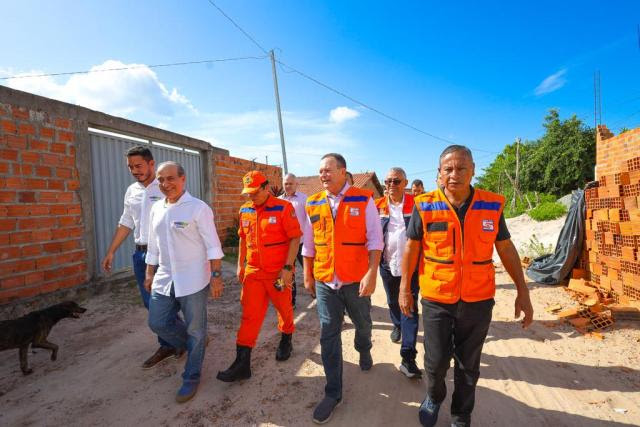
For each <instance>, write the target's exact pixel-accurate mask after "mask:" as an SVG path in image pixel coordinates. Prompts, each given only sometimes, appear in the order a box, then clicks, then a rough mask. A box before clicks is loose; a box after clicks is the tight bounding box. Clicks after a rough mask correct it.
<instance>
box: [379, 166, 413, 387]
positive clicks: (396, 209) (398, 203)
mask: <svg viewBox="0 0 640 427" xmlns="http://www.w3.org/2000/svg"><path fill="white" fill-rule="evenodd" d="M407 182H408V181H407V175H406V173H405V171H404V170H403V169H402V168H398V167H394V168H391V169H390V170H389V172H388V173H387V176H386V178H385V180H384V184H385V187H386V190H387V195H386V196H384V197H381V198H379V199H377V200H376V207H377V208H378V214H379V215H380V224H381V225H382V232H383V235H384V250H383V251H382V257H381V259H380V277H381V278H382V284H383V285H384V290H385V292H386V294H387V305H388V306H389V316H390V317H391V323H393V330H392V331H391V341H393V342H395V343H397V342H400V341H402V344H401V345H400V357H401V358H402V362H401V364H400V367H399V369H400V372H402V373H403V374H405V375H406V376H407V378H422V371H420V369H419V368H418V366H417V365H416V354H417V352H416V339H417V336H418V306H417V303H415V301H417V300H418V299H417V298H418V290H419V288H420V286H419V284H418V272H417V270H416V271H414V272H413V276H412V277H411V293H412V295H413V300H414V306H413V316H405V315H404V314H403V313H402V312H401V310H400V305H399V303H398V297H399V296H400V281H401V279H402V268H401V264H402V254H403V253H404V248H405V245H406V243H407V225H408V224H409V220H410V219H411V213H412V212H413V206H414V201H413V196H412V195H411V194H405V190H404V189H405V188H406V186H407Z"/></svg>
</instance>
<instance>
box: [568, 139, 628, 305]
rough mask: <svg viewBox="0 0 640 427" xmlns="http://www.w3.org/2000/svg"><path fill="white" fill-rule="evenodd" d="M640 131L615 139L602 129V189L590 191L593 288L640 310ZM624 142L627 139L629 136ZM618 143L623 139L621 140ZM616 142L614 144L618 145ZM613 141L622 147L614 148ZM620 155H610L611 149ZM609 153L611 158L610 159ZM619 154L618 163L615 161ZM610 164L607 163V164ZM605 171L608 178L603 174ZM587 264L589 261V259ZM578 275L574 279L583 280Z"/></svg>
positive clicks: (588, 227) (588, 232) (588, 257)
mask: <svg viewBox="0 0 640 427" xmlns="http://www.w3.org/2000/svg"><path fill="white" fill-rule="evenodd" d="M638 131H640V129H635V130H633V131H630V132H627V133H630V134H629V135H627V133H625V134H622V135H618V137H615V138H614V137H613V136H612V135H611V133H610V132H608V130H606V128H604V127H601V128H600V129H599V135H598V147H597V149H598V160H600V159H606V160H607V162H606V167H605V168H602V169H604V170H598V169H600V163H598V166H597V167H596V168H597V170H598V172H599V174H598V186H597V187H594V188H590V189H588V190H586V192H585V200H586V207H587V212H586V227H585V228H586V244H585V251H586V253H585V254H584V255H585V256H586V260H588V263H585V262H584V261H583V264H586V267H588V276H589V279H590V282H591V286H594V287H597V288H599V289H600V291H601V293H602V294H603V295H609V296H611V297H613V298H614V299H615V300H616V302H618V303H620V304H624V305H634V306H638V307H640V156H638V154H639V153H640V132H638ZM623 136H624V138H621V137H623ZM615 139H618V140H617V141H615ZM612 140H614V141H612ZM612 142H617V144H615V146H612V144H611V143H612ZM610 146H611V147H612V148H615V153H614V154H613V155H612V152H607V148H608V147H610ZM607 154H608V156H606V155H607ZM614 155H615V157H616V158H615V159H614V160H612V159H611V157H613V156H614ZM603 163H605V162H603ZM603 172H604V173H603ZM583 260H585V257H584V256H583ZM576 273H577V272H576V271H574V277H576V276H578V275H579V274H576Z"/></svg>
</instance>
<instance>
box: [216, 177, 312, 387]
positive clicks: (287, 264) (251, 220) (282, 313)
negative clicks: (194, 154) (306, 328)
mask: <svg viewBox="0 0 640 427" xmlns="http://www.w3.org/2000/svg"><path fill="white" fill-rule="evenodd" d="M242 183H243V185H244V189H243V190H242V193H243V194H247V195H248V197H249V199H250V200H249V201H247V202H246V203H245V204H244V205H242V207H241V208H240V227H239V229H238V236H240V243H239V253H238V271H237V274H238V279H239V280H240V283H242V295H241V297H240V302H241V304H242V323H241V324H240V329H239V330H238V336H237V340H236V344H237V347H236V359H235V361H234V362H233V364H232V365H231V366H230V367H229V369H227V370H226V371H221V372H218V375H217V378H218V379H219V380H221V381H225V382H233V381H237V380H241V379H245V378H249V377H251V349H252V348H253V347H254V346H255V344H256V339H257V338H258V334H259V333H260V327H261V326H262V322H263V320H264V316H265V313H266V311H267V308H268V305H269V300H271V302H272V303H273V305H274V307H275V309H276V311H277V312H278V329H279V330H280V332H281V333H282V336H281V338H280V344H279V345H278V350H277V351H276V360H278V361H283V360H287V359H288V358H289V356H290V355H291V351H292V345H291V336H292V334H293V331H294V326H293V306H292V305H291V289H292V280H293V263H294V261H295V258H296V255H297V253H298V246H299V245H300V236H302V231H301V229H300V224H299V223H298V219H297V218H296V213H295V210H294V208H293V205H291V203H289V202H287V201H286V200H282V199H278V198H276V197H274V196H272V195H271V193H270V192H269V190H268V189H267V185H268V184H269V181H267V178H266V177H265V176H264V174H262V173H261V172H259V171H251V172H249V173H247V174H246V175H245V176H244V177H243V178H242Z"/></svg>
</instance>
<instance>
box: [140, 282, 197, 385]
mask: <svg viewBox="0 0 640 427" xmlns="http://www.w3.org/2000/svg"><path fill="white" fill-rule="evenodd" d="M208 295H209V285H207V286H205V287H204V288H203V289H202V290H200V291H198V292H196V293H195V294H191V295H186V296H183V297H176V296H175V293H174V289H173V286H171V294H170V295H169V296H166V295H161V294H159V293H157V292H152V293H151V299H150V301H149V302H150V304H149V327H150V328H151V330H152V331H153V332H155V333H156V334H158V336H160V337H162V339H164V340H165V341H166V342H168V343H169V345H171V346H172V347H175V348H180V349H183V348H186V349H187V362H186V363H185V365H184V372H183V374H182V379H183V380H184V382H190V383H198V382H200V371H201V370H202V360H203V359H204V348H205V346H206V341H207V298H208ZM178 310H182V315H183V316H184V320H185V323H181V322H177V321H176V319H177V315H178Z"/></svg>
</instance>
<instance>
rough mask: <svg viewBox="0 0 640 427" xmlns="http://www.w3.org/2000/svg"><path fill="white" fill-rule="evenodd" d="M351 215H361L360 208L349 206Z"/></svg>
mask: <svg viewBox="0 0 640 427" xmlns="http://www.w3.org/2000/svg"><path fill="white" fill-rule="evenodd" d="M349 215H351V216H360V208H349Z"/></svg>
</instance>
